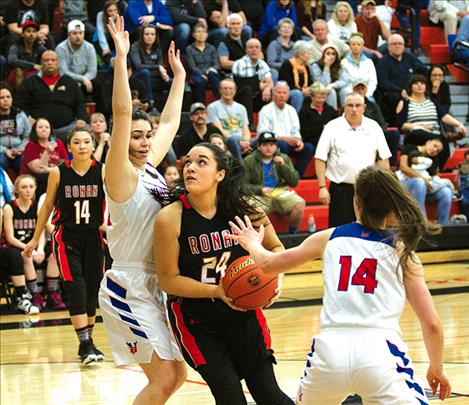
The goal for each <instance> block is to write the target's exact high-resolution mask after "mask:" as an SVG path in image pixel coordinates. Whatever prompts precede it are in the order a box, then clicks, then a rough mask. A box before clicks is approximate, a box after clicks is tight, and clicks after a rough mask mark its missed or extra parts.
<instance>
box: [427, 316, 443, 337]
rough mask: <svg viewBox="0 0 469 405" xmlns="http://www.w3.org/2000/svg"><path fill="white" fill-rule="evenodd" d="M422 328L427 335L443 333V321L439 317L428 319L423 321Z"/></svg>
mask: <svg viewBox="0 0 469 405" xmlns="http://www.w3.org/2000/svg"><path fill="white" fill-rule="evenodd" d="M422 330H423V332H424V333H425V334H427V335H441V334H443V330H442V327H441V322H440V320H439V318H438V317H433V318H432V319H428V320H425V321H424V322H422Z"/></svg>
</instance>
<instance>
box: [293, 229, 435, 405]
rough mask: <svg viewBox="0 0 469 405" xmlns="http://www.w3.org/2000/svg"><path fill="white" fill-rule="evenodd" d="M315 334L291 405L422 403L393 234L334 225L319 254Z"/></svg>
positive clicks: (423, 401)
mask: <svg viewBox="0 0 469 405" xmlns="http://www.w3.org/2000/svg"><path fill="white" fill-rule="evenodd" d="M323 263H324V264H323V277H324V300H323V308H322V311H321V320H320V325H321V332H320V333H319V334H318V335H316V336H314V337H313V341H312V345H311V351H310V353H308V356H307V361H306V368H305V372H304V375H303V377H302V378H301V382H300V388H299V392H298V397H297V404H301V405H305V404H307V405H309V404H331V405H332V404H340V403H341V402H342V401H343V400H344V399H345V398H346V397H347V396H348V395H350V394H354V393H356V394H359V395H360V396H361V397H362V399H363V401H364V403H365V404H386V405H393V404H396V405H397V404H399V405H402V404H417V405H418V404H428V400H427V398H426V396H425V393H424V391H423V388H422V386H421V385H420V384H419V383H418V382H417V381H416V379H415V376H414V371H413V366H412V362H411V360H410V358H409V356H408V354H407V345H406V344H405V343H404V342H403V340H402V338H401V331H400V327H399V318H400V316H401V313H402V310H403V308H404V304H405V300H406V294H405V289H404V282H403V271H402V268H401V266H400V265H399V258H398V256H397V254H396V250H395V248H394V245H393V239H392V236H386V235H383V234H379V233H377V232H373V231H369V230H367V229H365V228H364V227H363V226H362V225H360V224H358V223H351V224H348V225H343V226H340V227H337V228H336V229H335V230H334V231H333V233H332V235H331V237H330V240H329V241H328V242H327V245H326V248H325V250H324V255H323Z"/></svg>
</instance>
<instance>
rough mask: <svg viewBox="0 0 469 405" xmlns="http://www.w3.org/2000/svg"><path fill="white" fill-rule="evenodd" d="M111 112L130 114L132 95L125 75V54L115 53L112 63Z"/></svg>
mask: <svg viewBox="0 0 469 405" xmlns="http://www.w3.org/2000/svg"><path fill="white" fill-rule="evenodd" d="M112 112H113V114H116V113H126V114H128V115H129V116H130V115H132V96H131V93H130V86H129V80H128V77H127V56H126V55H119V54H118V55H117V56H116V59H115V64H114V84H113V97H112Z"/></svg>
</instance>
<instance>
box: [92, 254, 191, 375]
mask: <svg viewBox="0 0 469 405" xmlns="http://www.w3.org/2000/svg"><path fill="white" fill-rule="evenodd" d="M128 265H129V263H126V265H125V266H123V265H117V266H115V265H114V264H113V266H112V268H111V269H110V270H107V271H106V273H105V274H104V277H103V280H102V282H101V288H100V290H99V305H100V308H101V314H102V316H103V320H104V326H105V329H106V331H107V334H108V337H109V343H110V347H111V351H112V355H113V357H114V361H115V362H116V365H118V366H120V365H124V364H136V363H150V362H151V357H152V354H153V352H156V354H157V355H158V356H159V357H160V358H161V359H164V360H180V361H182V360H183V357H182V355H181V353H180V351H179V348H178V345H177V343H176V340H175V339H174V336H173V334H172V332H171V328H170V325H169V323H168V318H167V314H166V306H165V301H166V294H165V293H164V292H163V291H161V289H160V287H159V285H158V282H157V279H156V275H155V274H154V269H153V268H152V269H148V268H147V269H145V268H144V267H143V264H142V263H133V267H132V268H130V267H128Z"/></svg>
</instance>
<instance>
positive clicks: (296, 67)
mask: <svg viewBox="0 0 469 405" xmlns="http://www.w3.org/2000/svg"><path fill="white" fill-rule="evenodd" d="M289 61H290V63H291V65H292V67H293V80H294V81H295V88H296V89H300V90H304V89H306V88H307V87H308V69H307V68H306V65H303V66H300V64H299V63H298V62H297V61H296V59H295V58H291V59H289ZM300 73H302V74H303V77H304V82H303V85H302V86H300Z"/></svg>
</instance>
